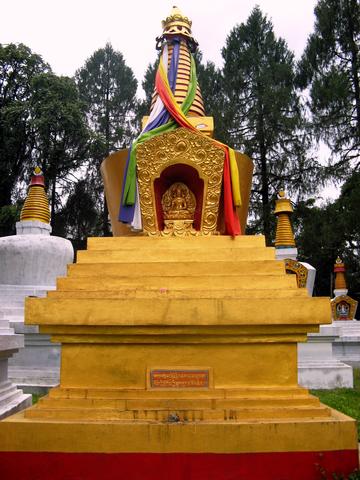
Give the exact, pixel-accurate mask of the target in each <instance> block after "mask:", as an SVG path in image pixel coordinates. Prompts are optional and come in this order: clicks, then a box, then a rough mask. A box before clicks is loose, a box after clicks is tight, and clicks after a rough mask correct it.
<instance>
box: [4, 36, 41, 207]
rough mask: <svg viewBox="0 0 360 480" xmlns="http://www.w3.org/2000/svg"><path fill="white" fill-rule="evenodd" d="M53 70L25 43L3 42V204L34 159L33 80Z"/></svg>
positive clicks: (9, 199)
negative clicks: (30, 122) (32, 157)
mask: <svg viewBox="0 0 360 480" xmlns="http://www.w3.org/2000/svg"><path fill="white" fill-rule="evenodd" d="M49 70H50V67H49V66H48V65H47V64H46V63H45V62H44V61H43V60H42V58H41V57H40V56H39V55H36V54H34V53H32V52H31V50H30V48H28V47H26V46H25V45H23V44H19V45H14V44H9V45H0V206H4V205H10V204H11V200H12V194H13V192H14V188H15V186H16V184H17V182H18V181H19V180H21V179H22V177H23V174H24V171H25V167H26V165H27V163H28V162H30V160H31V153H32V146H33V142H34V139H33V137H32V132H31V129H30V125H29V117H30V114H29V101H30V98H31V94H32V87H31V82H32V79H33V78H34V76H36V75H38V74H40V73H42V72H48V71H49Z"/></svg>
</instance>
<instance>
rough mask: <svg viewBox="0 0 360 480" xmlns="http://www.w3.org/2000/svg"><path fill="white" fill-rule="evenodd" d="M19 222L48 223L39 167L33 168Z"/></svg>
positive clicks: (46, 205)
mask: <svg viewBox="0 0 360 480" xmlns="http://www.w3.org/2000/svg"><path fill="white" fill-rule="evenodd" d="M20 220H21V221H23V220H29V221H39V222H44V223H50V210H49V200H48V198H47V195H46V193H45V183H44V176H43V174H42V172H41V169H40V168H39V167H36V168H35V170H34V175H33V177H32V178H31V182H30V186H29V192H28V194H27V197H26V200H25V203H24V206H23V208H22V210H21V214H20Z"/></svg>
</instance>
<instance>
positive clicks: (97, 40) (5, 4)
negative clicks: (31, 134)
mask: <svg viewBox="0 0 360 480" xmlns="http://www.w3.org/2000/svg"><path fill="white" fill-rule="evenodd" d="M256 4H258V5H259V6H260V8H261V9H262V11H263V13H265V14H266V15H268V17H269V18H271V19H272V21H273V24H274V28H275V33H276V35H277V36H281V37H283V38H285V40H286V41H287V43H288V45H289V47H290V49H291V50H293V51H294V52H295V54H296V55H297V56H300V55H301V53H302V50H303V48H304V46H305V43H306V39H307V36H308V34H309V33H310V32H311V31H312V28H313V22H314V15H313V10H314V5H315V4H316V1H315V0H258V1H257V2H256V1H251V0H217V1H213V0H207V1H205V0H181V1H179V2H177V0H171V1H166V0H144V1H140V0H126V1H123V0H116V1H115V0H97V1H94V0H61V1H58V2H55V1H54V0H12V1H11V0H0V11H1V19H2V22H1V29H0V43H3V44H4V43H12V42H14V43H20V42H22V43H25V44H26V45H27V46H29V47H30V48H31V49H32V50H33V51H34V52H36V53H38V54H40V55H41V56H42V57H43V59H44V60H45V61H47V62H48V63H50V65H51V67H52V69H53V70H54V72H55V73H56V74H58V75H69V76H72V75H73V74H74V73H75V70H76V69H77V68H79V67H81V66H82V65H83V64H84V62H85V60H86V59H87V58H88V57H89V56H91V55H92V53H93V52H94V51H95V50H97V49H98V48H102V47H104V45H105V44H106V42H111V43H112V45H113V47H114V48H115V49H116V50H119V51H121V52H122V54H123V55H124V58H125V61H126V63H127V64H128V65H129V66H130V67H131V68H132V70H133V71H134V73H135V76H136V77H137V79H138V80H139V81H141V80H142V78H143V75H144V72H145V69H146V67H147V65H148V63H149V62H152V61H154V60H155V58H156V52H155V37H156V36H158V35H160V34H161V32H162V29H161V20H162V19H164V18H165V17H166V16H168V15H169V13H170V11H171V7H172V5H177V6H178V7H179V8H180V9H181V10H182V12H183V13H184V15H186V16H188V17H189V18H190V19H191V20H192V21H193V26H192V31H193V34H194V36H195V38H196V39H197V40H198V42H199V45H200V49H201V50H202V52H203V54H204V59H205V60H212V61H214V62H215V63H216V64H217V65H218V66H220V65H221V49H222V47H223V46H224V44H225V39H226V36H227V34H228V33H229V31H230V30H231V29H232V28H233V27H234V26H235V25H236V24H239V23H242V22H245V21H246V19H247V17H248V16H249V14H250V12H251V10H252V8H253V7H254V6H255V5H256Z"/></svg>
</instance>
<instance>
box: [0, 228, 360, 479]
mask: <svg viewBox="0 0 360 480" xmlns="http://www.w3.org/2000/svg"><path fill="white" fill-rule="evenodd" d="M329 322H330V309H329V302H328V299H327V298H310V297H308V295H307V291H306V290H305V289H299V288H298V287H297V285H296V278H295V275H287V274H286V273H285V269H284V263H283V262H282V261H276V260H274V249H273V248H269V247H265V242H264V237H262V236H253V237H248V236H239V237H236V238H235V239H232V238H230V237H227V236H211V237H186V238H174V237H171V238H162V237H148V236H137V237H127V238H126V237H113V238H90V239H89V240H88V250H87V251H83V252H78V258H77V263H76V264H74V265H69V271H68V276H67V277H66V278H60V279H58V282H57V290H56V291H53V292H49V293H48V296H47V298H39V299H38V298H31V299H27V301H26V323H27V324H30V325H33V324H34V325H35V324H38V325H39V326H40V332H41V333H45V334H49V335H51V339H52V340H53V341H54V342H59V343H61V344H62V353H61V355H62V356H61V375H60V385H59V387H58V388H54V389H52V390H51V391H50V393H49V395H48V396H47V397H44V398H42V399H40V401H39V402H38V404H37V405H35V406H33V407H32V408H30V409H28V410H26V411H25V412H23V413H20V414H17V415H15V416H13V417H10V418H9V419H7V420H5V421H4V422H1V423H0V445H1V447H0V457H1V452H7V451H17V452H19V451H20V452H29V451H30V452H54V453H56V452H67V453H69V454H73V453H74V452H78V453H81V452H90V453H91V452H94V453H95V452H96V454H98V453H99V452H103V453H112V454H120V453H121V452H126V453H131V454H135V453H137V454H140V453H144V452H150V453H152V454H164V453H167V452H168V453H169V454H170V453H171V454H175V453H176V452H182V453H183V452H191V453H192V454H194V453H196V452H201V453H206V452H208V453H209V454H210V453H211V454H218V453H222V454H234V453H236V454H244V455H247V454H248V453H249V452H254V453H257V454H260V453H259V452H262V453H264V452H277V454H280V453H281V454H283V455H285V457H284V458H285V460H282V461H287V462H291V458H292V457H291V456H290V457H289V455H291V454H294V455H295V454H296V455H297V452H302V453H301V455H305V453H304V452H309V455H313V453H311V452H322V453H319V455H320V454H321V455H330V457H331V458H332V457H333V456H335V458H336V459H338V461H339V462H340V463H341V461H342V460H341V458H342V456H341V455H345V456H349V458H350V460H349V462H350V466H351V465H352V466H353V465H354V464H355V463H356V458H357V457H356V455H357V453H356V452H357V450H356V448H357V437H356V428H355V421H354V420H352V419H350V418H348V417H346V416H344V415H341V414H339V413H338V412H335V411H333V410H331V409H330V408H328V407H326V406H324V405H321V404H320V403H319V400H318V399H317V398H315V397H313V396H311V395H309V392H308V391H307V390H306V389H304V388H301V387H299V386H298V383H297V342H300V341H305V340H306V335H307V333H308V332H316V331H318V325H319V324H326V323H329ZM339 451H340V452H343V453H341V454H339V453H338V452H339ZM47 455H48V454H47ZM339 455H340V457H339ZM5 458H6V457H5ZM41 458H42V460H41V461H44V457H41ZM46 458H47V457H46ZM49 458H50V460H46V461H51V458H52V457H49ZM326 458H327V457H326ZM354 459H355V460H354ZM74 461H76V460H74ZM119 461H120V462H121V460H119ZM224 461H226V459H224ZM271 461H272V460H271ZM275 461H276V460H274V462H275ZM354 462H355V463H354ZM224 468H226V465H224ZM249 468H250V467H249ZM166 471H167V470H164V471H162V473H161V475H162V476H160V477H158V478H166ZM152 475H155V473H154V472H153V473H152ZM56 478H57V477H56ZM91 478H93V477H91ZM133 478H140V477H137V476H136V475H135V474H134V477H133ZM150 478H155V477H153V476H151V477H150ZM179 478H180V477H179ZM181 478H182V477H181ZM184 478H185V477H184ZM191 478H193V477H191ZM199 478H200V477H199ZM201 478H207V477H206V476H205V477H201ZM218 478H225V477H218ZM311 478H316V477H315V476H314V477H311Z"/></svg>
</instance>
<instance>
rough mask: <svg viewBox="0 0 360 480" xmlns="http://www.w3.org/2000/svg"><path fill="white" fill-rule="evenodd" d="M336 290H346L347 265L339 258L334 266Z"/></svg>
mask: <svg viewBox="0 0 360 480" xmlns="http://www.w3.org/2000/svg"><path fill="white" fill-rule="evenodd" d="M334 273H335V290H346V289H347V286H346V279H345V264H344V262H343V261H342V260H341V258H340V257H337V259H336V261H335V265H334Z"/></svg>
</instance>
